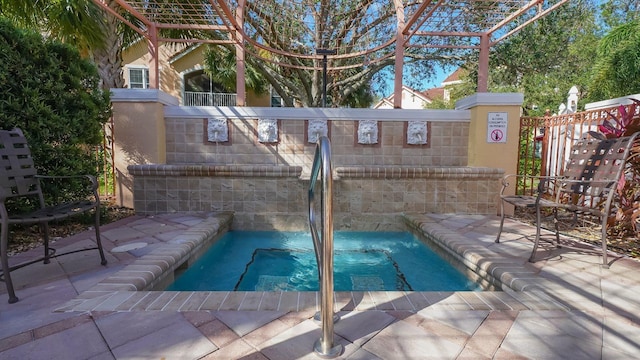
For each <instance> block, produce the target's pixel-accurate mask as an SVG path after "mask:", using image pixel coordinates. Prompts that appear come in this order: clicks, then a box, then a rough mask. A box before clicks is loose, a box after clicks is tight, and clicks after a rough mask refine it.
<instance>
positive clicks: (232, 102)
mask: <svg viewBox="0 0 640 360" xmlns="http://www.w3.org/2000/svg"><path fill="white" fill-rule="evenodd" d="M184 106H236V94H235V93H211V92H196V91H185V92H184Z"/></svg>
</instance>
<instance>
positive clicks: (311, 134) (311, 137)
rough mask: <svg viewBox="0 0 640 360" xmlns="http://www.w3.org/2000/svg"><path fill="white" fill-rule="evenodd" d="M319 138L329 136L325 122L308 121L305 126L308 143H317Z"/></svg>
mask: <svg viewBox="0 0 640 360" xmlns="http://www.w3.org/2000/svg"><path fill="white" fill-rule="evenodd" d="M321 136H329V127H328V126H327V120H321V119H314V120H309V124H308V125H307V139H308V141H309V142H310V143H313V144H315V143H317V142H318V139H320V137H321Z"/></svg>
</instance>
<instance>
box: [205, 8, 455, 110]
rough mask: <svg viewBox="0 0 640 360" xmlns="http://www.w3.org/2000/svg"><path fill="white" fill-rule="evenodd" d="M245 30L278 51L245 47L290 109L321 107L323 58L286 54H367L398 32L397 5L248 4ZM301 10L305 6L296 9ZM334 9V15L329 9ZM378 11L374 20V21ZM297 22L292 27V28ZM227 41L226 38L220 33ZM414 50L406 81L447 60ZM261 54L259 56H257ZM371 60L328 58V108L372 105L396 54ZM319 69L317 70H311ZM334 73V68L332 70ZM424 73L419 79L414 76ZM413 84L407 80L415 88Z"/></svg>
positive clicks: (251, 62)
mask: <svg viewBox="0 0 640 360" xmlns="http://www.w3.org/2000/svg"><path fill="white" fill-rule="evenodd" d="M246 6H247V16H246V17H245V32H246V33H248V34H249V35H251V37H252V38H254V39H263V40H264V41H265V42H267V43H268V44H267V46H269V47H270V48H271V49H275V50H276V51H275V52H273V53H271V54H268V55H264V53H265V52H266V50H264V49H260V48H259V47H257V46H255V44H252V43H248V44H246V48H247V52H248V54H251V56H249V55H248V56H247V57H246V59H245V60H246V63H247V64H248V66H251V67H253V68H254V69H256V70H257V71H259V72H260V73H261V74H262V76H263V77H264V78H265V79H267V81H268V82H269V83H270V84H271V86H272V87H273V89H274V90H275V91H276V92H277V93H278V94H279V95H280V96H281V97H282V99H283V101H284V103H285V104H286V105H287V106H294V104H301V105H302V106H319V105H320V104H321V103H322V92H323V91H322V90H323V88H322V85H323V83H322V76H323V73H322V70H321V69H322V60H320V59H311V58H304V57H295V56H286V55H283V54H286V53H298V54H307V55H312V54H314V53H315V51H316V49H348V51H349V52H350V53H355V52H358V51H365V50H367V49H371V48H372V47H374V46H375V45H380V44H381V39H388V38H389V34H390V33H391V34H395V28H396V21H397V18H396V8H395V6H394V4H393V2H383V3H381V2H373V1H339V2H335V1H333V2H330V1H326V0H323V1H317V2H311V3H309V2H280V1H260V2H253V1H252V2H247V5H246ZM296 7H300V8H296ZM330 7H331V9H332V10H335V11H326V9H329V8H330ZM371 13H375V14H376V16H375V17H370V16H369V15H370V14H371ZM300 18H305V19H308V20H311V21H310V22H311V23H313V24H314V26H308V27H307V26H297V25H296V24H300V21H299V19H300ZM292 24H293V25H292ZM215 36H217V38H219V39H225V36H226V35H225V34H217V35H215ZM447 51H448V50H444V49H439V50H432V51H431V52H428V51H426V50H425V49H420V48H412V49H408V50H407V51H406V52H405V59H404V61H405V65H406V66H405V69H406V72H407V77H406V79H407V80H408V79H412V80H411V81H414V82H418V81H423V80H424V78H425V77H427V76H429V75H430V74H433V73H434V70H433V65H434V64H435V63H434V61H433V60H443V61H447V59H448V58H447V57H446V56H445V52H447ZM256 55H260V56H256ZM368 56H369V57H370V58H371V61H364V62H365V63H367V64H366V65H362V64H361V63H362V62H363V61H362V58H359V59H356V58H331V57H330V58H329V64H328V68H329V70H328V73H327V78H328V81H327V98H328V99H327V100H328V104H329V106H334V107H337V106H352V107H355V106H369V105H370V104H371V102H372V101H373V94H372V85H373V83H376V82H382V81H383V78H384V75H386V74H389V73H390V72H391V71H392V70H391V69H393V64H394V62H395V58H394V57H393V56H390V57H385V58H383V59H376V57H377V56H380V54H375V53H374V54H369V55H368ZM310 69H315V70H310ZM332 69H333V70H332ZM413 74H419V76H412V75H413ZM411 81H409V80H408V81H407V83H408V84H410V82H411Z"/></svg>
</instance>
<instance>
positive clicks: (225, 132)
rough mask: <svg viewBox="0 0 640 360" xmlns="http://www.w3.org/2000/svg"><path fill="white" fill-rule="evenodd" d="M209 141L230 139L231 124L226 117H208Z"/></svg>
mask: <svg viewBox="0 0 640 360" xmlns="http://www.w3.org/2000/svg"><path fill="white" fill-rule="evenodd" d="M207 141H209V142H227V141H229V125H228V124H227V119H226V118H209V119H207Z"/></svg>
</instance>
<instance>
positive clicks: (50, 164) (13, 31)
mask: <svg viewBox="0 0 640 360" xmlns="http://www.w3.org/2000/svg"><path fill="white" fill-rule="evenodd" d="M0 84H2V86H0V128H2V129H12V128H14V127H19V128H21V129H22V130H23V132H24V134H25V136H26V137H27V140H28V142H29V146H30V148H31V152H32V155H33V158H34V161H35V163H36V167H37V168H38V172H39V173H41V174H49V175H70V174H93V175H97V172H98V171H97V169H98V168H99V165H100V164H98V161H99V160H98V158H97V157H96V156H95V155H94V154H93V151H94V146H95V145H98V144H100V143H101V141H102V126H103V124H104V123H105V122H106V121H107V120H108V118H109V116H110V100H109V93H108V92H104V91H103V90H102V89H101V87H100V77H99V75H98V71H97V69H96V67H95V65H94V64H92V63H91V62H90V61H88V60H86V59H83V58H82V57H81V56H80V53H79V52H78V50H77V49H75V48H73V47H71V46H69V45H65V44H62V43H60V42H57V41H53V40H50V39H46V38H44V37H43V36H41V35H40V34H38V33H35V32H32V31H27V30H22V29H17V28H15V27H14V26H13V25H11V24H10V23H9V22H8V21H6V20H5V19H0ZM46 190H48V191H53V194H52V195H53V196H54V197H55V198H56V199H57V200H61V199H68V198H69V197H71V196H77V195H79V194H80V193H81V190H80V187H79V186H76V185H74V186H73V187H72V188H71V190H70V191H65V192H62V190H61V187H59V186H58V185H56V184H51V185H48V188H47V189H46ZM48 200H50V199H48Z"/></svg>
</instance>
